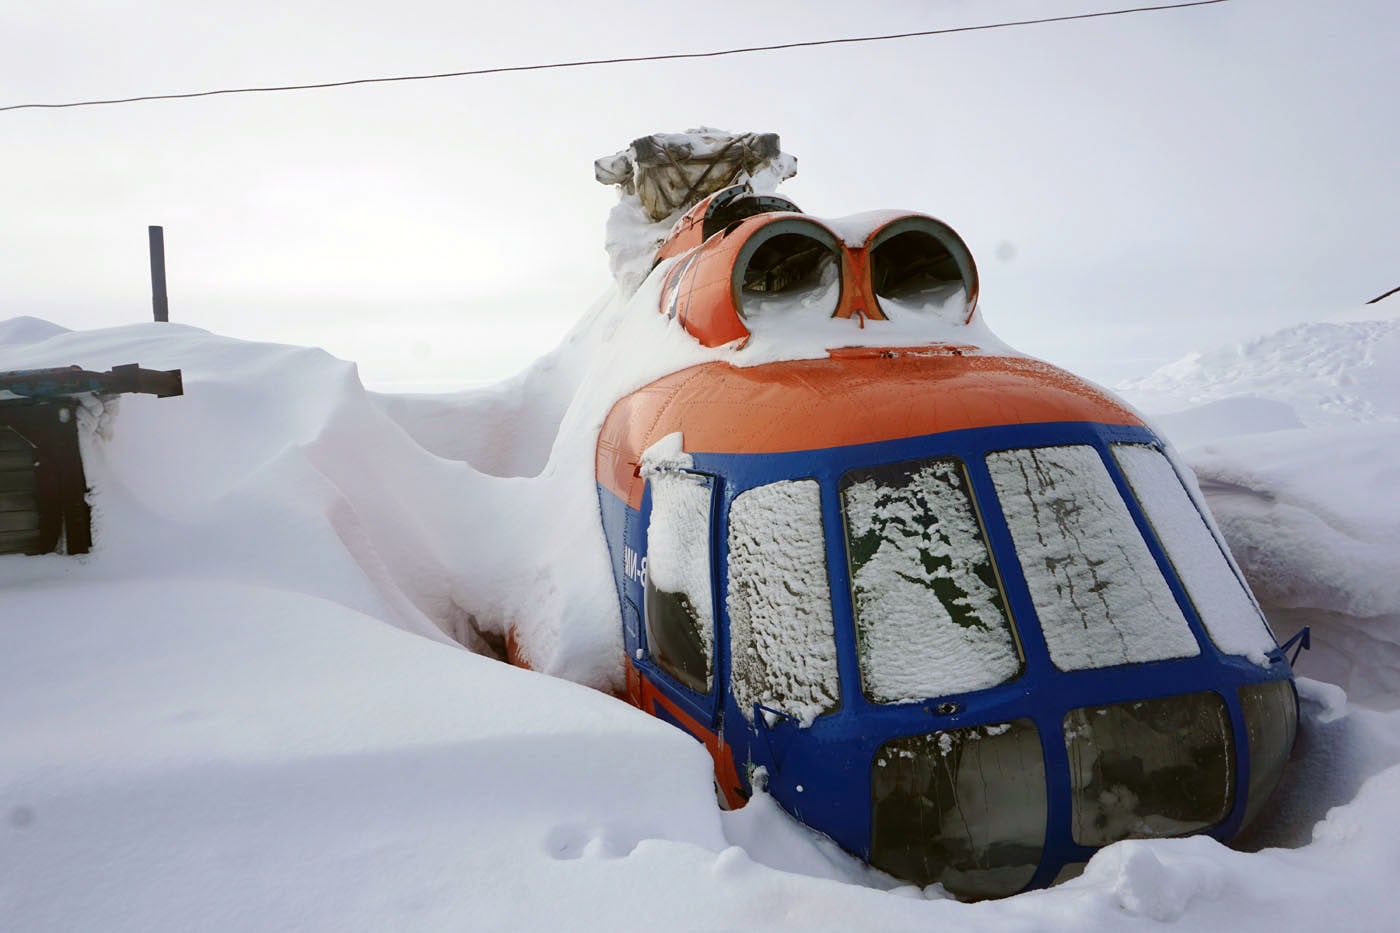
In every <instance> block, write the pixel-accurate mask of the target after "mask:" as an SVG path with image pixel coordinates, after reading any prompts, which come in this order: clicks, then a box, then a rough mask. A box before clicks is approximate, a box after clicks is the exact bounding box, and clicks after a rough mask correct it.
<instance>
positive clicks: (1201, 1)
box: [0, 0, 1228, 111]
mask: <svg viewBox="0 0 1400 933" xmlns="http://www.w3.org/2000/svg"><path fill="white" fill-rule="evenodd" d="M1226 2H1228V0H1191V2H1188V3H1170V4H1162V5H1158V6H1139V7H1132V8H1129V9H1121V10H1104V11H1101V12H1098V13H1075V14H1071V15H1066V16H1047V17H1043V18H1041V19H1023V20H1014V21H1008V22H1001V23H983V24H980V25H976V26H950V27H948V28H945V29H925V30H921V31H919V32H899V33H891V34H888V35H881V36H850V37H847V38H842V39H812V40H808V41H806V42H782V43H776V44H773V45H754V46H748V47H745V48H736V49H720V50H718V51H713V52H671V53H666V54H662V55H634V56H627V57H623V58H594V59H586V60H582V61H567V62H549V63H546V64H538V65H504V66H501V67H497V68H475V69H472V70H469V71H447V72H442V73H439V74H421V75H394V76H391V77H386V78H353V79H350V80H347V81H323V82H320V83H318V84H286V85H278V86H270V87H235V88H220V89H217V90H213V91H187V92H184V93H178V94H144V95H141V96H139V97H120V98H112V99H109V100H76V101H68V102H65V103H61V104H9V105H6V106H0V111H6V110H61V109H64V108H68V107H100V106H106V105H109V104H135V103H139V102H141V101H149V100H186V99H189V98H194V97H215V96H218V95H222V94H268V93H274V92H279V91H310V90H317V89H320V88H332V87H350V86H352V85H359V84H390V83H393V82H397V81H435V80H438V79H440V78H468V77H475V76H479V75H494V74H509V73H514V72H521V71H549V70H552V69H556V68H586V67H591V66H598V65H623V64H632V63H637V62H667V61H679V60H683V59H698V58H719V57H721V56H725V55H748V54H753V53H757V52H775V51H781V50H784V49H806V48H815V47H817V46H825V45H852V44H855V43H859V42H886V41H889V40H892V39H914V38H920V37H924V36H946V35H951V34H953V33H960V32H980V31H983V30H988V29H1009V28H1013V27H1017V26H1039V25H1043V24H1045V23H1065V22H1070V21H1071V20H1081V19H1099V18H1102V17H1106V16H1124V15H1127V14H1131V13H1151V12H1157V11H1161V10H1180V9H1185V8H1186V7H1195V6H1211V5H1213V4H1216V3H1226Z"/></svg>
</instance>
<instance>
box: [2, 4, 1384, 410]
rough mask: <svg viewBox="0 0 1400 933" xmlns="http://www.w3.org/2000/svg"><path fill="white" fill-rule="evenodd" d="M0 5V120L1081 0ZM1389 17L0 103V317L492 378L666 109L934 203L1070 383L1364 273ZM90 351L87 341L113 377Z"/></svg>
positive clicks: (1334, 8) (1177, 25)
mask: <svg viewBox="0 0 1400 933" xmlns="http://www.w3.org/2000/svg"><path fill="white" fill-rule="evenodd" d="M18 6H19V5H16V4H7V5H6V6H5V8H4V9H3V10H0V61H3V62H4V63H5V64H4V66H3V74H4V81H3V82H0V105H3V104H10V103H24V102H29V101H57V100H65V99H75V98H86V97H99V96H101V97H105V96H125V95H130V94H141V93H152V92H165V91H184V90H202V89H208V88H214V87H224V86H235V85H243V84H269V83H273V84H281V83H298V82H307V81H318V80H334V79H340V78H350V77H362V76H376V75H388V74H396V73H419V72H431V71H448V70H460V69H466V68H477V67H490V66H494V65H511V64H522V63H530V62H538V61H550V60H560V59H573V58H588V57H599V56H602V57H610V56H622V55H634V54H655V53H662V52H673V51H699V50H706V49H712V48H725V47H732V46H736V45H749V44H761V43H768V42H784V41H795V40H802V39H818V38H829V37H835V36H842V35H856V34H871V33H882V32H898V31H908V30H917V29H929V28H938V27H943V26H955V25H963V24H972V23H980V22H990V21H995V20H1002V19H1018V18H1027V17H1039V16H1048V15H1057V14H1064V13H1075V12H1087V11H1093V10H1103V9H1111V8H1114V7H1115V6H1116V4H1112V3H1109V2H1106V0H1093V2H1090V0H1053V2H1052V0H980V2H976V3H973V2H970V0H939V2H919V3H916V2H906V3H886V4H864V3H862V4H855V3H835V2H826V0H822V2H811V3H797V2H774V3H764V4H740V3H727V2H726V3H713V4H708V5H705V6H697V5H690V4H684V5H683V4H673V5H660V4H655V3H637V2H614V3H611V4H608V5H607V6H606V7H599V6H589V7H587V8H585V7H581V6H574V5H565V4H547V3H539V2H517V3H512V4H503V5H499V6H498V5H495V4H491V5H485V4H474V3H462V2H458V3H446V2H438V0H404V2H398V3H395V4H384V3H382V2H374V3H370V2H362V0H353V2H336V3H330V2H309V3H299V4H296V5H295V7H294V8H289V7H288V5H287V4H285V3H283V2H278V3H273V2H268V0H248V2H242V3H239V4H236V5H235V4H221V5H218V6H215V5H207V4H206V5H197V4H190V3H174V2H139V0H138V2H133V3H128V4H124V5H122V6H121V7H120V8H118V7H116V6H115V5H110V4H106V3H96V2H86V3H84V2H53V3H47V4H27V5H24V6H23V7H22V8H17V7H18ZM1397 40H1400V5H1396V4H1393V3H1391V2H1389V0H1351V2H1337V3H1330V4H1319V3H1315V2H1308V0H1232V2H1229V3H1224V4H1218V5H1215V6H1209V7H1203V8H1198V9H1188V10H1182V11H1178V12H1168V13H1150V14H1143V15H1139V16H1134V17H1113V18H1108V19H1101V20H1094V21H1087V22H1075V23H1065V24H1056V25H1048V26H1037V27H1029V28H1025V29H1018V30H1004V31H993V32H984V33H974V34H965V35H955V36H945V37H934V38H926V39H912V40H903V41H897V42H885V43H875V44H871V45H865V46H841V47H827V48H818V49H810V50H796V51H786V52H777V53H770V54H763V55H756V56H745V57H735V58H722V59H714V60H707V61H697V62H674V63H657V64H645V65H626V66H609V67H601V68H595V69H588V70H573V71H554V72H541V73H533V74H521V75H502V76H494V77H484V78H465V79H449V80H443V81H437V82H420V83H412V84H399V85H383V86H371V87H363V88H351V89H344V90H324V91H307V92H300V93H293V94H278V95H252V96H243V97H224V98H211V99H204V100H196V101H172V102H155V103H144V104H134V105H129V106H121V107H108V108H96V109H86V110H84V109H78V110H60V111H20V112H12V113H0V147H2V148H0V152H3V154H4V167H5V171H4V173H3V180H0V317H11V316H15V315H20V314H33V315H37V316H40V317H45V318H48V319H49V320H53V321H55V322H57V323H60V324H63V325H65V326H69V327H97V326H108V325H113V324H119V323H126V322H130V321H137V320H144V319H146V318H147V317H148V316H149V281H148V272H147V266H146V252H145V251H146V242H145V227H146V225H147V224H151V223H160V224H163V225H164V226H165V227H166V240H167V251H168V263H169V282H170V296H171V315H172V318H173V319H175V320H179V321H183V322H187V323H190V324H194V325H197V326H201V327H206V328H209V329H212V330H216V331H219V332H221V333H226V334H229V335H232V336H238V337H248V338H255V339H269V340H282V341H287V342H297V343H311V344H318V345H321V346H325V347H327V348H328V349H330V350H332V351H333V352H335V353H337V354H338V355H342V356H346V357H348V358H353V359H356V360H358V361H359V362H360V364H361V368H362V372H363V374H364V376H365V378H366V379H367V380H368V381H370V382H372V383H376V384H381V385H389V384H395V383H434V382H436V383H443V384H446V383H451V382H459V381H460V382H465V381H471V380H481V379H490V378H497V377H500V376H502V375H504V374H507V373H509V372H510V371H513V370H515V369H518V368H519V367H521V366H522V365H524V364H525V363H526V362H527V361H528V360H529V359H531V358H533V357H534V356H536V355H538V353H540V352H542V351H543V350H545V349H547V348H548V347H549V346H550V345H552V344H553V342H554V341H555V340H557V339H558V337H559V335H561V334H562V333H563V331H564V330H565V329H566V328H567V327H568V326H569V324H570V323H571V322H572V320H573V319H575V318H576V317H577V316H579V315H580V314H581V313H582V312H583V311H584V310H585V309H586V308H587V307H588V305H589V304H591V302H592V301H593V300H594V299H595V298H596V297H597V296H598V295H599V294H600V293H601V292H602V291H603V290H604V289H606V288H607V287H608V276H607V264H606V258H605V256H604V254H603V251H602V245H603V223H604V220H605V219H606V214H607V212H608V210H609V208H610V207H611V206H612V204H613V203H614V202H615V195H614V194H613V193H612V192H611V191H610V190H609V189H605V188H603V187H601V186H599V185H598V184H596V183H595V182H594V181H593V179H592V161H593V159H595V158H596V157H598V156H601V155H605V154H608V153H610V152H613V151H615V150H617V149H619V148H622V147H623V146H625V145H626V144H627V143H628V142H629V141H630V140H631V139H632V138H634V137H636V136H640V135H644V134H646V133H651V132H659V131H679V130H683V129H685V128H688V127H691V126H696V125H700V124H707V125H711V126H718V127H723V128H726V129H731V130H736V131H737V130H762V131H774V132H778V133H780V134H781V136H782V139H783V145H784V149H786V150H787V151H788V152H791V153H792V154H794V155H795V156H797V158H798V163H799V175H798V177H797V178H795V179H793V180H792V181H790V182H788V183H787V184H785V185H784V187H783V191H784V193H785V194H786V195H787V196H789V197H791V198H792V199H793V200H795V201H797V203H799V204H801V205H802V206H803V207H804V209H806V210H808V211H809V212H811V213H814V214H818V215H823V216H840V215H843V214H848V213H853V212H856V211H862V210H868V209H872V208H880V207H905V208H909V209H913V210H921V211H926V212H929V213H932V214H935V215H937V216H939V217H941V218H943V219H944V220H946V221H948V222H949V223H951V224H953V225H954V226H955V227H957V228H958V229H959V230H960V231H961V232H962V233H963V235H964V237H965V238H966V239H967V240H968V242H969V244H970V245H971V247H972V249H973V251H974V253H975V254H976V256H977V257H978V260H979V263H980V265H981V267H982V273H983V289H984V290H983V308H984V311H985V313H986V315H987V318H988V321H989V322H990V324H991V325H992V327H993V328H994V329H996V330H997V331H998V332H999V333H1001V334H1002V335H1003V336H1004V337H1006V338H1007V339H1008V340H1010V341H1011V342H1013V343H1014V344H1016V345H1018V346H1020V347H1021V348H1023V349H1025V350H1027V351H1029V352H1032V353H1037V354H1039V355H1042V356H1046V357H1048V358H1050V359H1052V360H1055V361H1057V362H1062V363H1066V364H1068V365H1071V366H1073V367H1075V368H1078V369H1080V370H1082V371H1084V372H1085V373H1086V374H1087V375H1089V376H1091V377H1096V378H1100V379H1104V380H1112V379H1116V378H1119V377H1121V376H1127V375H1134V374H1138V373H1141V372H1143V371H1145V370H1146V369H1148V368H1150V367H1151V366H1152V365H1155V364H1156V363H1159V362H1164V361H1167V360H1169V359H1172V358H1175V357H1177V356H1180V355H1181V354H1182V353H1184V352H1186V351H1188V350H1191V349H1194V348H1197V347H1203V346H1209V345H1213V344H1216V343H1219V342H1222V341H1225V340H1229V339H1235V338H1238V337H1242V336H1247V335H1249V334H1251V333H1255V332H1258V331H1260V330H1263V329H1268V328H1270V327H1272V326H1281V325H1284V324H1287V323H1292V322H1295V321H1300V320H1305V319H1313V318H1317V317H1319V316H1322V315H1324V314H1327V313H1330V312H1332V311H1334V310H1337V309H1341V308H1348V307H1354V306H1357V305H1359V304H1360V303H1361V302H1363V301H1365V300H1366V299H1368V298H1371V297H1373V296H1375V295H1377V294H1380V293H1381V292H1383V291H1385V290H1387V289H1389V288H1392V287H1394V286H1395V285H1400V261H1397V260H1398V259H1400V233H1398V232H1397V217H1400V172H1397V171H1396V162H1397V158H1396V153H1397V152H1398V151H1400V146H1397V135H1400V129H1398V128H1397V121H1396V120H1395V114H1396V112H1397V111H1396V101H1397V100H1400V67H1397V66H1396V65H1395V61H1396V52H1395V49H1396V47H1397ZM117 362H125V361H117Z"/></svg>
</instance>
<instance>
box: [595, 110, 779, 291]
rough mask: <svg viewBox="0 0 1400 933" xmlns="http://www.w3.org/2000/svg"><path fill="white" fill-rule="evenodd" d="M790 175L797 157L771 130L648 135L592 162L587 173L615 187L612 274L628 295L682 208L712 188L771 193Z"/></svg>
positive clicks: (710, 129) (698, 130)
mask: <svg viewBox="0 0 1400 933" xmlns="http://www.w3.org/2000/svg"><path fill="white" fill-rule="evenodd" d="M796 174H797V159H795V158H793V157H792V156H790V155H788V154H787V153H785V152H783V151H782V148H781V143H780V141H779V139H778V135H777V134H776V133H730V132H726V131H725V130H718V129H715V128H713V127H706V126H702V127H697V128H695V129H692V130H687V131H686V132H684V133H653V134H652V135H650V136H642V137H640V138H638V139H635V140H633V141H632V144H631V145H630V146H628V147H627V148H626V149H623V150H622V151H620V152H617V153H614V154H613V155H610V156H604V157H603V158H601V159H598V160H597V161H595V162H594V163H593V175H594V177H595V178H597V179H598V181H599V182H601V183H602V184H605V185H616V186H617V189H618V194H619V196H620V201H619V203H618V205H617V207H615V208H613V211H612V214H611V215H610V216H609V217H608V231H607V247H606V248H607V252H608V257H609V259H610V263H611V267H612V273H613V277H614V278H615V279H617V282H618V285H619V286H621V288H622V291H623V293H624V294H625V295H631V294H632V293H633V292H635V291H636V290H637V289H638V287H640V286H641V284H642V281H643V280H644V279H645V278H646V277H647V275H648V274H649V273H650V272H651V270H652V267H653V265H654V262H655V258H656V255H655V254H656V248H657V247H658V246H660V245H661V243H662V242H663V241H664V240H665V239H666V237H667V235H668V233H669V231H670V230H671V225H672V224H673V223H675V221H676V219H677V218H678V217H680V216H681V214H682V213H683V212H685V211H686V210H687V209H688V208H691V207H693V206H694V205H695V204H697V203H698V202H700V201H702V200H704V199H705V198H706V197H708V196H709V195H711V194H714V193H715V192H716V191H720V190H722V189H724V188H728V187H730V186H732V185H739V184H748V185H749V186H750V187H751V188H752V189H753V190H754V191H757V192H761V193H768V192H772V191H773V190H775V189H776V188H777V187H778V183H779V182H782V181H784V180H785V179H788V178H791V177H792V176H794V175H796Z"/></svg>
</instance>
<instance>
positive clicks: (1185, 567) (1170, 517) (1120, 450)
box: [1113, 444, 1274, 666]
mask: <svg viewBox="0 0 1400 933" xmlns="http://www.w3.org/2000/svg"><path fill="white" fill-rule="evenodd" d="M1113 456H1114V458H1115V459H1116V460H1117V461H1118V466H1119V468H1120V469H1122V471H1123V475H1124V476H1126V477H1127V478H1128V485H1130V486H1131V487H1132V488H1133V495H1135V496H1136V497H1137V500H1138V503H1139V504H1140V505H1141V506H1142V510H1143V512H1145V513H1146V514H1147V520H1148V521H1149V522H1151V523H1152V530H1153V531H1155V532H1156V533H1157V539H1158V540H1159V541H1161V542H1162V548H1163V550H1165V551H1166V552H1167V557H1168V558H1169V559H1170V560H1171V562H1172V566H1173V567H1175V568H1176V572H1177V575H1178V576H1179V577H1180V578H1181V583H1182V585H1183V586H1184V587H1186V593H1187V595H1188V596H1190V597H1191V602H1192V604H1194V605H1195V607H1196V612H1197V613H1199V614H1200V617H1201V622H1202V624H1204V625H1205V628H1206V632H1207V634H1209V635H1210V638H1211V641H1213V642H1215V645H1216V647H1217V648H1219V649H1220V650H1221V651H1223V652H1225V653H1226V654H1242V655H1245V656H1246V657H1248V658H1249V659H1250V660H1251V661H1254V662H1255V663H1256V664H1262V665H1265V666H1267V665H1268V663H1269V659H1268V653H1269V652H1270V651H1271V650H1273V648H1274V637H1273V635H1271V634H1270V633H1269V629H1268V627H1267V626H1266V625H1265V623H1264V619H1263V617H1262V616H1261V615H1260V614H1259V609H1258V607H1257V606H1255V605H1254V601H1253V600H1251V599H1250V598H1249V594H1248V593H1246V592H1245V589H1244V584H1242V583H1241V582H1240V579H1239V577H1237V576H1235V571H1234V570H1233V569H1232V568H1231V567H1230V562H1229V560H1227V559H1226V557H1225V553H1224V551H1223V550H1222V549H1221V544H1220V542H1219V541H1218V540H1216V537H1215V535H1213V534H1212V533H1211V530H1210V528H1209V527H1208V526H1207V525H1206V522H1205V519H1204V518H1202V517H1201V513H1200V512H1199V511H1198V510H1197V509H1196V505H1195V503H1194V502H1192V501H1191V496H1190V494H1189V493H1187V491H1186V487H1184V486H1183V485H1182V484H1181V479H1180V477H1178V476H1177V475H1176V470H1174V469H1172V465H1171V463H1170V461H1168V460H1167V458H1166V456H1165V455H1163V453H1162V452H1161V451H1160V450H1158V449H1157V448H1155V447H1151V446H1149V445H1147V444H1114V445H1113Z"/></svg>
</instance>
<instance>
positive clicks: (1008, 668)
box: [841, 458, 1021, 703]
mask: <svg viewBox="0 0 1400 933" xmlns="http://www.w3.org/2000/svg"><path fill="white" fill-rule="evenodd" d="M841 495H842V504H843V507H844V510H845V513H846V540H847V552H848V559H849V561H850V574H851V597H852V601H853V603H854V607H855V627H856V645H857V650H858V652H859V655H860V675H861V683H862V685H863V688H864V690H865V695H866V696H867V697H869V698H870V699H871V700H873V701H874V702H877V703H901V702H909V701H917V700H923V699H926V698H929V697H936V696H942V695H946V694H952V693H964V692H967V691H969V690H980V689H983V688H986V687H991V686H995V685H996V684H1000V683H1005V682H1006V681H1008V680H1011V679H1012V678H1014V677H1016V676H1017V675H1018V674H1019V673H1020V671H1021V656H1020V652H1019V650H1018V646H1017V644H1016V638H1015V635H1014V633H1013V632H1012V629H1011V621H1010V618H1009V616H1008V613H1007V610H1006V603H1005V600H1004V599H1003V597H1002V593H1001V587H1000V584H999V581H998V579H997V573H996V568H995V567H994V566H993V564H992V558H991V554H990V553H989V551H988V549H987V542H986V539H985V537H984V536H983V532H982V526H981V522H980V521H979V519H978V516H977V511H976V508H975V507H974V505H973V501H972V496H971V493H970V490H969V486H968V481H967V475H966V472H965V470H964V468H963V465H962V463H961V461H959V460H957V459H954V458H945V459H936V460H922V461H916V462H912V463H900V464H891V465H887V466H880V467H875V468H872V469H865V470H857V471H855V472H852V473H849V474H847V475H846V477H845V480H844V482H843V484H842V491H841Z"/></svg>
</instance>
